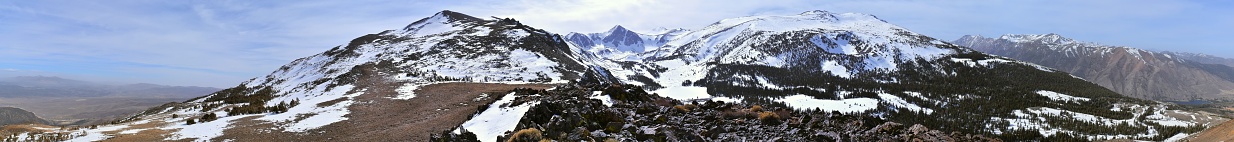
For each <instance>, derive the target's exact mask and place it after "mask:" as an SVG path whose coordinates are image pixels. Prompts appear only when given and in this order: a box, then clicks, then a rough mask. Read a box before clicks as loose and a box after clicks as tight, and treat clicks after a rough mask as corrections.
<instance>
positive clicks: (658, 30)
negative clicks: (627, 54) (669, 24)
mask: <svg viewBox="0 0 1234 142" xmlns="http://www.w3.org/2000/svg"><path fill="white" fill-rule="evenodd" d="M686 31H688V30H686V29H684V28H674V29H669V28H665V27H659V28H655V29H651V32H648V34H651V35H664V34H680V33H683V32H686Z"/></svg>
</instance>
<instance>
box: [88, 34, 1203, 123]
mask: <svg viewBox="0 0 1234 142" xmlns="http://www.w3.org/2000/svg"><path fill="white" fill-rule="evenodd" d="M467 17H471V16H462V15H461V13H455V12H452V11H442V12H439V13H438V14H435V15H433V16H430V17H427V18H424V19H421V20H419V21H416V22H413V23H412V24H410V25H408V26H406V27H405V28H403V29H401V30H387V31H382V32H380V33H376V34H368V35H364V36H361V37H359V38H356V39H354V40H352V41H351V42H350V43H347V44H345V45H339V46H336V47H335V48H333V49H330V50H328V51H325V52H322V53H320V54H316V55H312V56H309V57H304V58H300V59H297V60H295V61H293V62H291V63H289V64H287V65H285V66H283V67H280V68H279V69H277V70H276V71H274V72H272V73H271V74H270V75H267V76H264V77H256V78H253V79H251V80H249V81H245V82H243V83H240V84H239V85H237V86H236V87H233V88H228V89H225V90H223V91H219V92H216V93H213V94H210V95H206V96H202V97H199V98H194V99H191V100H188V101H185V102H183V103H173V104H167V105H164V106H161V107H156V108H151V109H149V110H147V111H146V112H144V113H143V114H141V115H134V116H132V117H129V118H126V119H123V120H121V121H119V122H117V123H118V124H115V125H106V126H104V127H107V128H114V129H150V128H158V129H165V130H172V129H175V130H177V131H170V132H166V133H165V134H161V135H165V136H167V137H165V138H158V139H161V140H212V141H225V140H228V139H233V140H234V139H235V138H246V137H247V138H251V135H247V134H246V133H245V132H247V131H241V132H237V131H236V130H237V129H228V128H235V127H231V126H243V127H242V128H243V129H261V130H269V131H261V132H259V133H260V134H264V135H276V136H288V137H290V138H288V140H301V141H305V140H309V141H311V140H344V141H346V140H354V141H362V140H394V139H399V138H409V137H412V135H419V136H424V135H428V134H397V135H393V134H389V133H383V132H382V131H381V130H377V129H403V128H404V127H412V126H401V125H400V126H392V125H376V126H371V127H376V128H351V126H361V125H359V124H363V126H370V125H369V124H373V123H378V124H398V123H395V122H398V121H393V120H391V119H373V118H372V117H379V116H391V115H394V114H390V115H382V112H369V111H367V110H366V109H363V108H373V107H379V108H380V107H383V106H396V104H407V103H408V102H414V101H440V100H425V99H428V98H434V97H439V96H438V95H440V93H437V92H421V90H424V89H429V88H427V87H431V86H429V85H441V84H445V85H451V84H454V83H497V84H524V85H545V84H549V85H557V87H552V89H514V90H509V91H503V92H488V93H486V94H478V95H476V96H479V97H477V98H474V99H472V101H464V102H441V103H447V104H451V105H450V106H471V107H476V108H477V109H476V110H475V112H458V111H459V110H460V109H436V110H433V111H436V112H440V113H449V114H463V115H465V116H463V117H466V118H468V120H467V121H466V122H463V123H461V124H451V125H455V126H456V127H454V128H451V129H445V130H439V131H441V132H442V133H440V134H441V135H438V136H450V138H460V139H453V140H458V141H469V140H483V141H500V140H502V139H521V138H524V137H527V138H533V136H535V137H534V138H535V139H533V140H537V139H540V138H549V139H555V140H571V141H574V140H580V141H582V140H601V139H612V140H631V141H633V140H639V141H645V140H668V139H670V138H671V139H672V140H708V139H710V140H740V139H745V138H754V139H766V140H773V139H778V138H770V137H753V136H751V137H743V135H757V134H759V133H764V134H765V133H783V134H782V135H783V136H805V137H793V138H791V139H793V140H804V141H810V140H813V141H821V140H842V141H848V140H852V141H858V140H869V139H874V138H860V137H857V138H853V137H845V136H850V135H849V134H859V133H860V134H863V135H870V136H878V137H877V138H880V139H883V140H888V139H901V138H902V140H911V139H914V138H918V137H915V136H910V135H908V134H905V133H908V132H911V133H912V135H917V134H918V133H924V132H925V131H936V133H931V134H941V133H942V132H954V133H951V134H952V136H954V137H966V138H973V137H978V138H982V137H984V136H990V137H995V138H999V139H1008V140H1029V139H1038V140H1047V141H1049V140H1058V141H1064V140H1072V141H1075V140H1080V141H1083V140H1090V141H1091V140H1105V139H1120V138H1121V139H1143V140H1163V139H1165V138H1169V137H1171V136H1173V135H1175V134H1179V133H1190V132H1194V131H1198V130H1195V129H1198V128H1202V127H1204V126H1206V125H1213V122H1212V121H1217V120H1222V118H1214V117H1210V116H1207V115H1202V114H1197V113H1193V112H1186V111H1178V110H1170V109H1169V108H1170V107H1169V106H1168V105H1166V104H1160V103H1155V102H1151V101H1144V100H1138V99H1133V98H1127V97H1123V96H1121V95H1119V94H1117V93H1114V92H1113V91H1110V90H1109V89H1105V88H1102V87H1100V86H1097V85H1096V84H1093V83H1090V82H1087V81H1084V80H1081V79H1078V78H1075V77H1074V76H1071V75H1070V74H1067V73H1065V72H1061V71H1057V70H1053V69H1049V68H1044V67H1040V66H1038V65H1035V64H1031V63H1025V62H1020V61H1016V60H1013V59H1009V58H1005V57H999V56H992V55H987V54H984V53H981V52H977V51H975V50H972V49H968V48H965V47H961V46H958V45H955V44H951V43H947V42H944V41H941V40H938V39H934V38H931V37H928V36H925V35H921V34H917V33H913V32H911V31H909V30H907V29H904V28H901V27H899V26H896V25H894V24H890V23H887V22H886V21H884V20H882V19H879V18H877V17H874V16H873V15H868V14H858V13H831V12H827V11H807V12H803V13H801V14H798V15H785V16H749V17H739V18H730V19H724V20H720V21H719V22H716V23H715V24H712V25H709V26H706V27H703V28H701V29H697V30H689V31H688V32H684V33H682V34H681V35H677V36H678V37H675V38H672V40H671V41H667V42H665V44H664V45H661V46H658V47H656V48H654V49H652V50H647V49H646V48H644V50H645V51H643V52H638V53H633V55H637V56H627V57H633V58H622V59H614V58H611V57H608V56H603V55H601V54H600V53H593V51H591V50H587V49H586V48H585V46H587V45H580V44H579V43H575V42H576V41H575V40H572V39H570V38H569V37H574V36H562V35H557V34H552V33H548V32H545V31H543V30H539V29H535V28H532V27H530V26H527V25H522V24H521V23H519V22H518V21H516V20H513V19H508V18H494V19H479V20H476V19H471V18H467ZM473 18H474V17H473ZM477 19H478V18H477ZM615 29H624V28H620V27H615ZM614 31H621V30H614ZM626 31H628V30H626ZM577 35H581V34H577ZM610 35H612V34H610ZM626 35H630V34H626ZM625 37H633V36H625ZM588 38H591V37H588ZM600 39H601V40H600V41H603V40H602V39H603V38H600ZM614 39H630V38H614ZM640 39H643V38H641V37H640ZM585 41H591V42H592V44H591V45H601V44H603V43H599V44H597V43H596V42H594V41H596V40H595V39H592V40H578V42H585ZM609 41H610V42H613V41H619V42H623V43H624V41H625V40H609ZM644 47H646V46H644ZM422 87H426V88H422ZM477 102H483V103H478V104H477ZM472 105H476V106H472ZM571 105H585V107H563V106H571ZM725 106H727V107H725ZM755 106H757V108H756V107H755ZM430 107H431V106H430ZM764 107H765V108H766V109H767V110H763V108H764ZM696 109H711V110H705V111H704V110H699V111H697V112H695V111H694V110H696ZM974 112H977V113H974ZM362 114H365V115H362ZM434 114H435V113H434ZM661 114H664V115H661ZM370 115H372V116H370ZM773 115H775V116H774V117H773ZM359 116H369V117H359ZM798 116H799V117H798ZM1175 116H1182V117H1175ZM426 117H433V116H426ZM441 117H444V116H441ZM801 117H804V118H801ZM511 118H519V119H511ZM805 118H818V119H813V120H804V119H805ZM360 120H365V121H360ZM400 120H401V119H400ZM510 120H518V121H517V122H511V121H510ZM670 120H672V121H670ZM678 120H680V121H678ZM690 121H707V122H710V124H717V125H716V126H697V125H679V124H674V123H677V122H688V123H689V122H690ZM550 122H551V123H550ZM779 122H784V123H779ZM889 122H890V123H889ZM900 124H913V126H912V127H911V128H908V129H912V130H911V131H901V130H905V129H906V128H905V127H906V126H904V127H901V125H900ZM844 125H847V126H844ZM763 126H766V127H765V128H776V129H768V130H759V131H748V130H743V129H741V128H750V127H753V128H760V127H763ZM115 127H119V128H115ZM129 127H133V128H129ZM836 127H845V128H844V129H826V128H836ZM790 129H791V130H801V131H800V132H796V131H788V130H790ZM104 130H112V129H104ZM104 130H100V129H88V130H84V131H80V132H78V131H73V132H71V133H70V134H69V135H74V136H88V137H76V138H81V139H83V140H90V138H97V137H93V136H101V137H126V136H128V135H125V134H108V133H106V131H104ZM696 132H697V133H696ZM541 133H544V134H548V136H547V137H541V136H542V135H541ZM702 133H709V134H702ZM304 134H312V136H302V137H296V136H297V135H304ZM899 134H905V135H899ZM454 136H458V137H454ZM416 140H420V139H416ZM782 140H783V139H782ZM413 141H414V140H413ZM421 141H423V140H421Z"/></svg>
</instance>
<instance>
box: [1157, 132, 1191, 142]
mask: <svg viewBox="0 0 1234 142" xmlns="http://www.w3.org/2000/svg"><path fill="white" fill-rule="evenodd" d="M1189 135H1190V134H1187V133H1178V134H1174V136H1170V138H1165V140H1163V141H1162V142H1177V141H1183V140H1184V139H1187V136H1189Z"/></svg>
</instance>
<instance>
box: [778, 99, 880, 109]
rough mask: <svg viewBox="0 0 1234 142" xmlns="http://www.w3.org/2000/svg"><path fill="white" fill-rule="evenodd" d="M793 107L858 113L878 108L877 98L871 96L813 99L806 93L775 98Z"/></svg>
mask: <svg viewBox="0 0 1234 142" xmlns="http://www.w3.org/2000/svg"><path fill="white" fill-rule="evenodd" d="M776 101H777V102H783V103H785V104H788V106H790V107H793V108H795V109H801V110H805V109H815V108H817V109H821V110H824V111H839V112H841V113H860V112H865V111H869V110H874V109H876V108H878V100H877V99H873V98H851V99H841V100H824V99H815V98H814V97H811V96H806V95H801V94H798V95H793V96H788V97H784V98H782V99H778V100H776Z"/></svg>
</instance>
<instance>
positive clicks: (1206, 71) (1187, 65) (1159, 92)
mask: <svg viewBox="0 0 1234 142" xmlns="http://www.w3.org/2000/svg"><path fill="white" fill-rule="evenodd" d="M954 43H957V44H961V45H965V46H968V47H971V48H973V49H977V50H980V51H983V52H988V53H991V54H997V55H1002V56H1007V57H1011V58H1015V59H1022V60H1025V61H1028V62H1033V63H1038V64H1041V65H1043V66H1047V67H1051V68H1055V69H1060V70H1063V71H1067V72H1071V73H1073V74H1076V76H1079V77H1082V78H1085V79H1087V80H1089V81H1093V82H1096V83H1097V84H1100V85H1102V86H1104V87H1107V88H1111V89H1112V90H1116V91H1118V92H1120V93H1122V94H1124V95H1128V96H1133V97H1137V98H1144V99H1154V100H1162V101H1186V100H1193V99H1220V100H1230V99H1234V98H1231V97H1229V95H1231V94H1230V93H1229V92H1230V91H1234V90H1230V89H1228V88H1234V82H1231V81H1234V80H1231V79H1230V78H1229V77H1228V76H1229V75H1227V74H1229V73H1226V72H1224V71H1222V69H1223V68H1221V66H1223V65H1218V66H1207V67H1206V66H1204V65H1202V64H1196V63H1195V62H1189V61H1186V60H1184V59H1182V58H1175V57H1174V56H1176V55H1178V54H1171V53H1159V52H1152V51H1148V50H1143V49H1137V48H1130V47H1125V46H1108V45H1101V44H1097V43H1091V42H1079V41H1076V40H1073V39H1069V38H1064V37H1062V36H1059V35H1057V34H1042V35H1031V34H1026V35H1014V34H1011V35H1004V36H1002V37H1000V38H984V37H978V36H964V37H962V38H960V39H958V40H956V41H955V42H954ZM1060 55H1061V56H1060ZM1224 69H1228V67H1226V68H1224Z"/></svg>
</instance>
